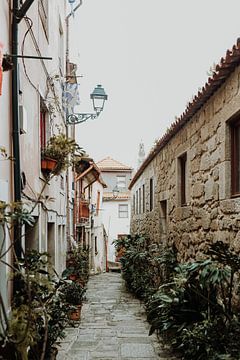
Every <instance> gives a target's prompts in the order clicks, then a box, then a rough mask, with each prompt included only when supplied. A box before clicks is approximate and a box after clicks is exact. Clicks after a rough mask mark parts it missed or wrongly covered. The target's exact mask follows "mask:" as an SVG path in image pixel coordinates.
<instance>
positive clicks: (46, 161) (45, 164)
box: [41, 157, 57, 172]
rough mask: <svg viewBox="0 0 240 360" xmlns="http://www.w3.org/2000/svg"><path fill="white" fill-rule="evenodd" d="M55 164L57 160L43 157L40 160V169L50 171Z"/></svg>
mask: <svg viewBox="0 0 240 360" xmlns="http://www.w3.org/2000/svg"><path fill="white" fill-rule="evenodd" d="M56 165H57V160H54V159H50V158H47V157H46V158H43V159H42V160H41V169H42V171H43V172H44V171H46V172H51V171H53V170H54V169H55V167H56Z"/></svg>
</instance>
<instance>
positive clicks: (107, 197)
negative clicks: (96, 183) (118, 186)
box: [103, 191, 131, 201]
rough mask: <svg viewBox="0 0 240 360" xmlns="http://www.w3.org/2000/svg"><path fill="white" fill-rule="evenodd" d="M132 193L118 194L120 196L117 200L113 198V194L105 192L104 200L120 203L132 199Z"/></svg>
mask: <svg viewBox="0 0 240 360" xmlns="http://www.w3.org/2000/svg"><path fill="white" fill-rule="evenodd" d="M130 195H131V194H130V191H128V192H120V193H119V194H118V196H117V197H116V198H115V197H113V193H112V192H104V193H103V200H105V201H109V200H114V201H118V200H129V199H130Z"/></svg>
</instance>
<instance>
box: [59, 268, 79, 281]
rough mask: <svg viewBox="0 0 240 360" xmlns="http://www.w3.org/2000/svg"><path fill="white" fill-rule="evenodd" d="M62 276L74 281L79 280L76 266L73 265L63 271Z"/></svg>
mask: <svg viewBox="0 0 240 360" xmlns="http://www.w3.org/2000/svg"><path fill="white" fill-rule="evenodd" d="M62 278H63V279H65V280H66V279H69V280H73V281H75V280H77V271H76V269H75V267H73V266H69V267H67V268H66V269H65V270H64V271H63V273H62Z"/></svg>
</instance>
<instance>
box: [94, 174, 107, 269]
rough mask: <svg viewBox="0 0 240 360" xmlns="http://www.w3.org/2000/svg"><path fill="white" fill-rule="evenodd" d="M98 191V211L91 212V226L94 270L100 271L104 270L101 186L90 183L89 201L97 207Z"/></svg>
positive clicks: (104, 245) (96, 183)
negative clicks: (92, 222) (90, 193)
mask: <svg viewBox="0 0 240 360" xmlns="http://www.w3.org/2000/svg"><path fill="white" fill-rule="evenodd" d="M98 192H100V203H99V211H98V214H97V211H96V210H95V211H94V212H93V213H92V217H93V221H94V226H93V228H92V246H91V247H92V249H91V251H92V252H93V258H94V272H97V273H98V272H102V271H104V270H106V244H105V239H104V227H103V211H102V198H103V186H102V184H101V183H99V182H98V181H96V182H95V183H94V184H93V185H92V198H91V203H92V204H93V205H94V207H95V209H96V208H97V197H98ZM95 236H96V237H97V249H96V248H95Z"/></svg>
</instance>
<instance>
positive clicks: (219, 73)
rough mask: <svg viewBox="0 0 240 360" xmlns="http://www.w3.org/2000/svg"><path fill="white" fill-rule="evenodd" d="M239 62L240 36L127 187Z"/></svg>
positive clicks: (133, 182) (131, 185) (132, 183)
mask: <svg viewBox="0 0 240 360" xmlns="http://www.w3.org/2000/svg"><path fill="white" fill-rule="evenodd" d="M239 64H240V38H238V39H237V43H236V45H234V46H233V47H232V50H227V52H226V55H225V57H224V58H221V60H220V62H219V64H218V65H217V66H216V70H215V71H214V73H213V75H212V77H209V78H208V81H207V82H206V83H205V85H204V86H203V87H202V89H201V90H200V91H198V94H197V95H196V96H195V97H194V98H193V100H192V101H190V102H189V103H188V106H187V108H186V109H185V111H184V113H183V114H182V115H181V116H180V117H179V118H178V119H177V120H176V121H175V122H173V123H172V125H171V126H170V128H169V129H168V130H167V132H166V133H165V134H164V135H163V136H162V137H161V138H160V139H159V140H158V142H157V143H156V145H155V146H154V148H153V149H152V150H151V151H150V153H149V154H148V156H147V157H146V159H145V160H144V162H143V163H142V165H141V166H140V168H139V169H138V170H137V172H136V174H135V175H134V177H133V179H132V181H131V183H130V185H129V189H131V188H132V187H133V185H134V184H135V182H136V181H137V179H138V178H139V176H140V175H141V174H142V173H143V171H144V169H145V168H146V167H147V166H148V165H149V164H150V162H151V161H152V160H153V159H154V157H155V156H156V155H157V154H158V153H159V152H160V150H161V149H162V148H163V147H164V146H165V145H166V144H167V143H168V142H169V141H170V140H171V139H172V138H173V137H174V135H176V134H177V132H178V131H179V130H180V129H181V128H182V127H183V126H184V125H185V124H186V123H187V122H189V121H190V120H191V119H192V117H193V116H194V115H195V114H196V113H197V112H198V110H199V109H200V108H201V107H202V106H203V105H204V104H205V103H206V102H207V101H208V100H209V98H210V97H211V96H212V95H213V94H214V93H215V92H216V91H217V90H218V89H219V88H220V86H221V85H222V84H224V82H225V81H226V80H227V78H228V77H229V76H230V75H231V73H232V72H233V71H234V70H235V68H236V67H237V66H238V65H239Z"/></svg>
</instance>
